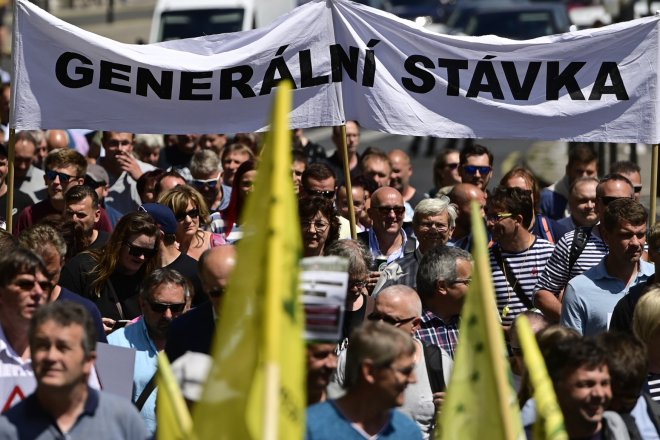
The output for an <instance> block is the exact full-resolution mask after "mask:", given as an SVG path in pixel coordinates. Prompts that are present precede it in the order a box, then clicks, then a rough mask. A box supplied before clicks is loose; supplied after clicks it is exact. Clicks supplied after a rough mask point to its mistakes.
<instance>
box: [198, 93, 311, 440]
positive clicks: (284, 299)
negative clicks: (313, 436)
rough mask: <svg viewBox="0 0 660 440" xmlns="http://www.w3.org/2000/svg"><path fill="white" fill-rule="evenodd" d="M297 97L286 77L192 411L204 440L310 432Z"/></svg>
mask: <svg viewBox="0 0 660 440" xmlns="http://www.w3.org/2000/svg"><path fill="white" fill-rule="evenodd" d="M291 102H292V93H291V86H290V85H289V84H288V83H285V82H280V85H279V86H278V91H277V96H276V98H275V105H274V109H273V119H272V124H271V131H270V133H269V135H268V136H267V138H266V142H265V146H264V150H263V153H262V155H261V160H260V164H259V167H258V172H257V178H256V182H255V185H254V192H253V193H252V194H251V195H250V197H248V200H247V205H246V207H245V211H244V212H243V215H242V218H243V223H242V225H241V228H242V229H243V232H244V238H243V239H242V240H240V242H239V244H238V256H237V265H236V268H235V270H234V273H233V276H232V277H231V279H230V282H229V288H228V291H227V293H226V296H225V298H224V300H223V304H222V310H221V313H220V316H219V319H218V327H217V333H216V335H215V339H214V343H213V344H214V346H213V352H212V356H213V359H214V363H213V366H212V367H211V371H210V374H209V377H208V379H207V382H206V385H205V389H204V392H203V395H202V400H201V401H200V402H198V403H197V404H196V406H195V409H194V410H193V420H194V424H195V432H196V433H197V437H198V438H199V439H200V440H204V439H214V440H218V439H227V440H236V439H241V440H244V439H259V440H261V439H269V438H273V439H274V438H279V439H283V440H284V439H286V440H297V439H301V438H302V437H303V433H304V430H305V405H306V398H305V358H304V349H305V348H304V341H303V329H304V316H303V310H302V305H301V303H300V301H299V279H298V272H299V269H298V264H299V260H300V258H301V253H302V245H301V234H300V226H299V224H300V221H299V219H298V209H297V199H296V196H295V193H294V189H293V179H292V177H291V163H292V162H291V132H290V130H289V127H288V115H289V112H290V110H291Z"/></svg>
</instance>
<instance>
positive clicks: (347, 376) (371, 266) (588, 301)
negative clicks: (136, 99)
mask: <svg viewBox="0 0 660 440" xmlns="http://www.w3.org/2000/svg"><path fill="white" fill-rule="evenodd" d="M0 116H1V115H0ZM341 136H342V135H341V130H339V129H338V127H336V128H335V129H334V131H333V142H334V144H335V146H336V150H335V151H334V152H333V153H331V154H327V153H326V151H327V150H326V147H324V146H321V145H318V144H316V143H314V142H312V141H310V140H309V139H308V138H306V137H305V134H304V132H303V131H302V130H300V129H298V130H293V131H292V140H293V154H292V165H291V173H292V182H293V188H294V189H295V191H296V193H297V196H298V215H299V225H296V224H292V225H291V226H292V227H293V228H295V229H296V232H297V233H298V232H299V233H300V236H301V238H302V243H303V249H302V256H304V257H324V256H339V257H343V258H345V259H347V260H348V263H349V264H348V285H347V292H346V301H345V305H344V309H343V316H342V319H341V336H340V338H337V339H336V340H323V341H319V340H314V341H306V344H307V396H308V404H309V408H308V412H307V434H306V436H307V438H309V439H310V440H311V439H336V438H347V439H351V438H405V439H413V438H424V439H428V438H430V437H431V436H432V434H433V432H434V429H435V427H436V420H437V415H438V413H440V412H441V411H442V406H443V402H444V399H445V395H446V389H447V386H448V384H449V383H450V381H451V373H452V371H453V369H454V363H453V359H454V357H455V355H456V351H457V348H458V347H459V346H460V344H461V337H460V329H461V310H462V307H463V302H464V299H465V296H466V295H467V294H468V290H469V286H470V283H471V281H472V272H473V263H472V257H471V255H470V252H472V250H473V240H472V227H473V225H472V221H473V220H472V219H471V215H470V214H471V206H472V202H473V201H475V202H477V205H478V206H479V207H480V210H481V218H482V220H481V221H483V223H484V225H485V226H486V228H487V230H488V234H489V240H490V243H489V250H488V252H489V261H490V266H491V273H492V282H493V286H494V292H495V301H496V304H497V313H498V315H499V318H500V321H501V327H502V332H503V335H504V337H505V339H506V342H507V348H508V350H509V356H510V360H511V369H512V372H513V374H514V378H515V385H516V390H517V392H518V396H519V403H520V407H521V414H522V421H523V423H524V426H525V427H526V428H530V427H531V426H532V424H533V423H534V421H535V419H536V417H537V413H536V407H535V402H534V399H533V398H531V397H530V396H531V392H530V385H529V378H528V376H527V372H526V369H525V364H524V362H523V361H522V357H521V356H522V352H521V348H520V345H519V341H518V337H517V334H516V331H515V328H516V322H517V320H518V317H520V316H526V317H527V318H528V319H529V321H530V323H531V324H532V328H533V329H534V331H535V332H536V333H537V337H538V341H539V346H540V348H541V352H542V354H543V356H544V358H545V360H546V364H547V367H548V370H549V374H550V378H551V380H552V382H553V385H554V387H555V390H556V392H557V396H558V402H559V406H560V408H561V410H562V412H563V414H564V417H565V424H566V429H567V432H568V435H569V437H570V438H571V439H578V438H590V439H610V438H616V439H627V438H631V439H660V287H658V286H656V284H655V283H654V279H655V276H654V273H655V269H654V263H656V262H657V261H660V226H659V225H651V226H650V227H649V226H648V224H649V219H648V214H647V210H646V208H645V207H644V206H642V205H641V204H640V202H639V195H640V192H641V189H642V184H641V182H642V180H641V174H640V169H639V167H638V166H637V165H635V164H634V163H631V162H619V163H616V164H614V165H612V166H611V167H610V169H609V173H608V174H606V175H604V176H602V177H599V175H600V174H601V173H599V170H598V168H597V163H598V161H597V157H596V153H595V151H594V149H593V148H592V147H591V146H590V145H587V144H579V145H574V146H572V147H571V148H570V150H569V157H568V164H567V165H566V173H565V176H564V177H562V178H561V179H560V180H559V181H558V182H556V183H555V184H553V185H551V186H550V187H548V188H545V189H541V188H540V184H539V182H538V180H537V179H536V177H535V176H534V174H533V172H532V171H531V170H528V169H525V168H522V167H515V168H513V169H510V170H506V171H507V172H506V174H505V175H504V177H503V178H502V179H501V181H500V182H499V184H498V185H491V177H492V175H493V168H494V166H495V164H494V163H493V155H492V153H491V152H490V151H489V150H488V148H487V147H485V146H482V145H479V144H476V143H467V144H466V145H465V146H464V147H463V148H462V149H461V150H460V151H459V150H456V149H453V148H447V149H445V150H444V151H442V152H441V153H440V154H439V155H438V157H437V158H436V161H435V164H434V166H433V176H429V181H432V183H433V187H432V188H429V189H428V191H424V190H423V189H419V188H415V187H414V186H413V185H412V184H411V176H412V173H413V169H412V165H411V160H410V157H409V156H408V154H407V153H406V152H404V151H403V150H400V149H395V150H392V151H389V152H385V151H382V150H380V149H378V148H374V147H369V148H362V146H361V144H360V126H359V124H358V123H357V122H355V121H348V122H347V123H346V139H345V141H346V145H347V147H348V149H347V153H348V157H346V158H344V157H343V153H342V151H343V150H342V143H343V141H344V139H342V137H341ZM262 148H268V145H265V146H264V145H263V143H262V140H261V138H260V136H259V135H256V134H236V135H233V136H229V135H225V134H212V135H211V134H208V135H192V134H191V135H177V136H173V135H164V136H154V135H142V134H138V135H135V134H133V133H122V132H109V131H106V132H98V133H87V134H85V135H81V134H80V133H79V132H75V131H67V130H48V131H45V132H42V131H24V132H19V133H17V134H16V158H15V162H14V166H15V182H14V184H15V191H16V192H15V194H14V207H13V210H12V211H11V212H6V211H5V205H6V197H7V189H8V182H7V169H8V151H7V147H6V145H3V146H0V215H1V216H3V217H4V218H5V224H6V223H7V222H6V219H7V216H8V215H11V216H12V220H11V223H12V225H13V228H12V230H11V231H3V232H2V233H0V376H34V377H35V378H36V382H37V388H36V391H35V392H34V393H33V394H32V395H30V396H29V397H28V398H27V399H25V400H24V401H22V402H21V403H19V404H17V405H16V406H15V407H13V408H12V409H10V410H9V411H8V412H7V413H5V414H4V415H3V416H2V417H0V438H37V437H38V438H63V437H66V438H82V436H83V435H89V436H91V435H95V434H93V433H94V432H104V433H107V434H108V435H109V437H107V438H131V439H133V438H147V437H149V436H153V435H155V433H156V431H157V429H158V424H157V419H156V395H157V392H158V387H157V384H156V381H155V376H156V371H157V368H158V361H157V357H158V354H159V353H160V352H162V351H164V352H165V353H166V354H167V355H168V357H169V359H170V361H171V362H172V363H173V368H174V371H175V373H177V372H178V374H180V375H181V376H185V379H186V381H184V383H182V386H181V388H182V391H183V394H184V397H185V398H186V400H187V401H188V403H189V405H194V403H195V401H197V400H198V399H199V398H200V386H199V384H200V383H203V379H204V375H205V374H206V372H207V371H208V368H209V365H210V362H211V360H210V357H209V354H210V351H211V346H212V340H213V336H214V334H215V329H216V324H217V320H218V319H221V316H222V315H221V310H222V301H223V297H224V295H225V291H226V288H227V285H228V283H229V282H230V280H231V273H232V270H233V269H234V267H235V265H236V259H237V253H236V249H235V245H236V243H237V242H238V241H239V240H241V239H242V238H243V236H244V234H245V233H247V231H246V230H245V228H244V220H245V219H244V218H243V217H242V212H243V207H244V206H245V203H246V200H247V199H248V198H249V197H250V193H251V191H252V188H253V185H254V182H255V180H256V177H257V174H258V173H259V166H260V163H259V157H260V151H261V149H262ZM344 159H346V160H347V161H348V164H349V168H350V174H351V175H350V179H347V178H346V176H345V175H344V171H343V169H344V167H343V161H344ZM349 191H350V192H351V195H352V199H353V204H352V206H351V205H350V204H349V203H348V193H349ZM351 209H353V213H354V218H355V221H356V230H357V237H356V239H354V240H353V239H351V227H350V220H349V218H350V217H351V216H350V210H351ZM653 220H654V219H651V223H652V222H653ZM298 226H299V229H298ZM656 245H658V246H656ZM255 270H258V268H255ZM96 342H103V343H108V344H111V345H115V346H119V347H127V348H131V349H134V350H135V351H136V357H135V366H134V376H133V392H132V401H133V403H134V406H133V407H131V406H130V405H123V404H122V401H121V400H118V398H116V397H112V396H109V395H107V394H106V393H105V392H99V391H98V389H99V379H98V377H97V375H96V372H95V370H94V367H93V364H94V359H95V357H96V350H95V343H96ZM192 382H194V383H196V384H197V385H196V386H193V385H190V383H192ZM138 414H139V416H138ZM219 429H221V428H219ZM528 431H529V432H528V435H529V436H531V435H532V433H531V429H528ZM44 432H49V433H50V434H49V436H46V437H39V436H40V435H42V433H44ZM85 433H87V434H85Z"/></svg>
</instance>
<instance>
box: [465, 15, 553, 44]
mask: <svg viewBox="0 0 660 440" xmlns="http://www.w3.org/2000/svg"><path fill="white" fill-rule="evenodd" d="M463 31H464V32H465V33H466V34H467V35H475V36H481V35H497V36H500V37H504V38H511V39H513V40H529V39H532V38H537V37H542V36H544V35H552V34H556V33H558V32H559V30H558V29H557V27H556V26H555V24H554V21H553V16H552V13H551V12H550V11H507V12H491V13H483V14H476V15H473V16H472V17H471V18H470V19H469V20H468V21H467V23H466V25H465V28H464V29H463Z"/></svg>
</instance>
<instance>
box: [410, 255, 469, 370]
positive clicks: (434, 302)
mask: <svg viewBox="0 0 660 440" xmlns="http://www.w3.org/2000/svg"><path fill="white" fill-rule="evenodd" d="M471 281H472V257H471V256H470V254H469V253H467V252H466V251H464V250H462V249H459V248H454V247H449V246H438V247H436V248H433V249H431V251H429V252H428V253H426V254H425V255H424V257H423V258H422V261H421V262H420V263H419V269H418V270H417V293H419V297H420V299H421V300H422V306H423V311H424V312H423V313H422V322H421V324H420V329H419V330H417V337H418V338H419V339H420V340H421V341H423V342H426V343H430V344H433V345H437V346H438V347H440V348H442V349H443V350H445V351H446V352H447V353H449V355H450V356H451V357H452V358H453V357H454V354H455V352H456V345H457V343H458V327H459V321H460V314H461V310H462V309H463V302H464V300H465V295H466V294H467V291H468V286H469V285H470V282H471Z"/></svg>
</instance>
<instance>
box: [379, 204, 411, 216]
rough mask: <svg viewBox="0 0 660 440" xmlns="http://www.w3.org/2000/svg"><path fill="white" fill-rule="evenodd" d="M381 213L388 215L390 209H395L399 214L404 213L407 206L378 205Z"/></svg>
mask: <svg viewBox="0 0 660 440" xmlns="http://www.w3.org/2000/svg"><path fill="white" fill-rule="evenodd" d="M376 209H377V210H378V212H380V214H381V215H387V214H389V213H390V211H394V213H395V214H396V215H397V216H400V215H403V213H404V212H406V207H405V206H378V207H377V208H376Z"/></svg>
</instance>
